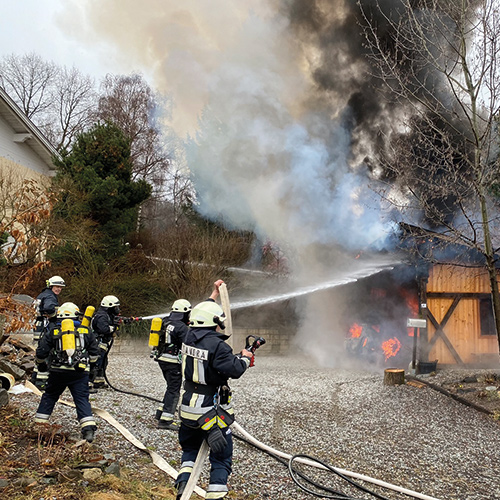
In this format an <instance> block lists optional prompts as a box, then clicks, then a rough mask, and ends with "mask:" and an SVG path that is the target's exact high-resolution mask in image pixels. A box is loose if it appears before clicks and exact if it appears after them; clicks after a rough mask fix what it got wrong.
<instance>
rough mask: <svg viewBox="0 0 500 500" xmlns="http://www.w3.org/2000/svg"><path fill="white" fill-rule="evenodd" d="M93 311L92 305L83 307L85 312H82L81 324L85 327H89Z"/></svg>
mask: <svg viewBox="0 0 500 500" xmlns="http://www.w3.org/2000/svg"><path fill="white" fill-rule="evenodd" d="M94 312H95V307H94V306H87V309H85V313H84V314H83V319H82V326H84V327H85V328H90V321H91V320H92V316H93V315H94Z"/></svg>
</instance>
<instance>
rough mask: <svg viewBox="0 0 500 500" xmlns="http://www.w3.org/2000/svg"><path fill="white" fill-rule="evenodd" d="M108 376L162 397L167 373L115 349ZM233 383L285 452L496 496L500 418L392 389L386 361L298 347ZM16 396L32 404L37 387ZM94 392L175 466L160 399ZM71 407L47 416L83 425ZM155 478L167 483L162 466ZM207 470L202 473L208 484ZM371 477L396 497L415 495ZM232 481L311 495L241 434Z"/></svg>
mask: <svg viewBox="0 0 500 500" xmlns="http://www.w3.org/2000/svg"><path fill="white" fill-rule="evenodd" d="M479 372H480V370H474V372H473V373H474V374H478V373H479ZM467 375H468V372H467V371H466V370H448V371H440V372H438V374H437V376H436V377H434V378H433V379H432V382H433V383H435V384H436V383H441V384H442V383H445V382H446V381H449V380H457V379H460V377H464V376H467ZM108 377H109V380H110V382H111V384H112V385H113V386H114V387H116V388H119V389H122V390H125V391H131V392H136V393H140V394H144V395H148V396H151V397H153V398H157V399H162V397H163V391H164V381H163V378H162V376H161V371H160V370H159V368H158V366H157V365H156V363H154V361H152V360H150V359H149V358H148V357H147V355H144V354H136V355H129V354H115V355H113V353H112V354H111V356H110V361H109V367H108ZM231 387H232V389H233V402H234V406H235V410H236V416H237V421H238V423H239V424H240V425H241V426H242V427H243V428H244V429H245V430H246V431H247V432H249V433H250V434H251V435H253V436H254V437H255V438H257V439H258V440H260V441H261V442H263V443H266V444H267V445H269V446H271V447H273V448H276V449H278V450H280V451H284V452H286V453H289V454H296V453H303V454H307V455H310V456H313V457H316V458H318V459H320V460H322V461H324V462H326V463H328V464H329V465H332V466H334V467H339V468H342V469H346V470H349V471H352V472H356V473H359V474H363V475H366V476H369V477H372V478H376V479H379V480H382V481H386V482H388V483H391V484H393V485H396V486H399V487H402V488H407V489H410V490H412V491H417V492H421V493H423V494H424V495H428V496H432V497H435V498H438V499H440V500H485V499H499V498H500V467H499V463H500V460H499V459H500V432H499V431H500V424H499V422H498V421H496V420H494V419H493V418H491V417H489V416H487V415H485V414H483V413H481V412H478V411H477V410H475V409H473V408H470V407H467V406H464V405H463V404H461V403H459V402H457V401H455V400H453V399H451V398H449V397H447V396H445V395H443V394H440V393H438V392H437V391H434V390H432V389H430V388H427V387H426V388H417V387H413V386H411V385H403V386H396V387H388V386H384V385H383V369H380V370H379V371H377V372H363V371H360V370H353V371H347V370H339V369H334V368H319V367H317V366H315V365H314V363H313V362H312V361H310V362H308V360H306V359H303V358H299V357H257V364H256V366H255V367H253V368H252V369H250V370H249V371H248V372H247V373H246V374H244V375H243V377H242V378H241V379H239V380H234V381H232V383H231ZM15 398H16V399H18V400H21V399H22V401H23V402H24V403H25V405H26V406H28V407H30V408H33V411H34V410H35V409H36V405H37V401H38V398H37V397H36V396H34V395H32V394H23V395H19V396H15ZM66 399H70V396H69V395H68V397H66ZM91 401H92V404H93V405H94V406H96V407H99V408H102V409H106V410H108V411H109V412H110V413H111V414H112V415H113V416H114V417H115V418H116V419H117V420H118V421H119V422H120V423H121V424H122V425H124V426H125V427H126V428H128V429H129V431H130V432H131V433H132V434H134V435H135V436H136V437H137V438H138V439H139V440H140V441H142V442H143V443H144V444H145V445H146V446H147V447H148V448H149V449H152V450H155V451H156V452H158V453H159V454H160V455H161V456H163V457H164V458H165V459H166V460H167V461H169V462H170V463H171V464H172V465H173V466H174V467H176V468H177V469H178V467H179V462H180V455H181V451H180V447H179V445H178V443H177V439H176V434H175V433H174V432H172V431H160V430H157V429H156V428H155V422H156V421H155V420H154V417H153V415H154V412H155V409H156V407H157V405H158V403H155V402H153V401H149V400H147V399H145V398H141V397H137V396H132V395H127V394H123V393H120V392H115V391H113V390H111V389H107V390H102V391H100V392H99V393H98V394H95V395H91ZM74 415H75V414H74V409H72V408H67V407H64V406H63V405H58V406H56V409H55V411H54V414H53V416H52V420H51V422H55V423H60V424H62V425H63V426H64V427H65V428H68V427H69V428H71V429H74V431H75V433H76V432H77V426H76V423H75V418H74ZM97 420H98V425H99V429H98V434H97V437H96V444H99V445H102V444H105V446H106V448H107V449H109V450H110V451H113V452H114V453H116V455H117V456H118V457H119V460H120V463H121V464H122V465H124V466H128V467H137V465H138V464H145V463H148V462H150V460H149V457H148V456H147V455H146V454H145V453H144V452H141V451H139V450H137V449H136V448H135V447H134V446H133V445H131V444H130V443H128V441H126V440H125V439H124V438H123V437H122V436H121V434H120V433H118V431H116V430H115V429H114V428H113V427H111V426H110V425H109V424H108V423H106V422H104V421H102V420H101V419H99V418H97ZM310 470H311V469H309V470H308V474H310V473H311V472H310ZM321 476H322V478H321V480H322V482H323V484H326V485H328V486H330V487H333V488H335V489H337V490H341V491H343V492H344V493H347V494H351V495H354V496H356V497H358V498H373V497H368V496H367V495H366V494H363V493H361V492H356V493H354V492H353V490H350V489H349V487H348V486H346V483H345V482H343V481H341V482H339V480H337V479H336V478H335V476H334V475H332V474H329V475H328V476H326V477H325V475H324V474H321ZM155 477H156V476H155ZM158 477H159V478H160V480H162V479H163V478H165V481H167V482H170V479H169V478H168V476H165V475H163V473H161V474H160V475H158ZM206 477H207V474H206V473H204V474H203V475H202V478H201V486H202V487H206V483H205V481H206ZM363 484H364V485H365V486H367V487H368V488H370V489H373V490H375V491H377V492H378V493H379V494H381V495H383V496H384V497H386V498H389V499H401V498H409V497H407V496H405V495H402V494H401V493H396V492H394V491H391V490H388V489H382V488H380V487H377V486H373V485H371V484H367V483H363ZM229 486H230V488H232V489H233V490H234V491H236V492H244V493H245V494H246V495H247V496H245V495H243V496H244V497H245V498H249V499H250V498H252V499H273V500H285V499H286V500H290V499H304V498H313V497H312V496H310V495H308V494H306V493H304V492H302V491H301V490H299V489H298V488H297V486H296V485H295V484H294V483H293V481H292V479H291V478H290V476H289V473H288V470H287V468H286V467H285V466H284V465H282V464H280V463H279V462H278V461H276V460H275V459H273V458H272V457H270V456H269V455H268V454H266V453H264V452H262V451H260V450H257V449H256V448H254V447H252V446H249V445H248V444H247V443H245V442H243V441H241V440H238V439H235V450H234V464H233V474H232V476H231V477H230V484H229ZM236 498H242V497H240V496H238V495H237V496H236Z"/></svg>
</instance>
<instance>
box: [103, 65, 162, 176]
mask: <svg viewBox="0 0 500 500" xmlns="http://www.w3.org/2000/svg"><path fill="white" fill-rule="evenodd" d="M159 103H160V97H159V96H158V95H157V94H156V93H155V92H154V91H153V90H152V89H151V87H150V86H149V84H148V83H147V82H146V81H145V80H144V78H143V77H142V76H141V75H138V74H133V75H130V76H123V75H109V74H108V75H106V77H105V78H104V80H103V81H102V83H101V97H100V98H99V106H98V109H97V119H99V120H103V121H112V122H113V123H115V124H116V125H118V126H119V127H120V128H121V129H122V130H123V132H124V133H125V135H126V136H127V137H128V138H129V139H130V141H131V149H132V152H131V155H132V156H131V157H132V163H133V165H134V177H135V178H136V179H137V178H141V179H145V180H155V181H156V182H157V183H161V181H162V179H163V178H164V173H165V172H166V170H167V169H168V167H169V157H168V154H167V152H166V150H165V147H164V143H163V139H164V138H163V137H162V131H161V126H160V123H159Z"/></svg>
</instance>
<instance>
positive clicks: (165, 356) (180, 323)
mask: <svg viewBox="0 0 500 500" xmlns="http://www.w3.org/2000/svg"><path fill="white" fill-rule="evenodd" d="M190 312H191V304H190V303H189V302H188V301H187V300H185V299H179V300H176V301H175V302H174V303H173V304H172V311H171V312H170V314H169V315H168V316H167V317H166V318H165V319H164V320H163V323H162V327H161V332H160V338H159V343H158V347H157V348H156V349H155V351H154V359H155V361H157V362H158V365H159V367H160V369H161V371H162V373H163V378H164V379H165V381H166V382H167V389H166V391H165V395H164V396H163V405H162V406H160V407H159V408H158V410H157V411H156V418H157V419H158V425H157V427H158V429H169V430H179V425H178V424H177V423H176V422H174V417H175V412H176V410H177V405H178V403H179V394H180V392H181V384H182V371H181V364H180V363H181V357H180V352H181V347H182V342H183V341H184V338H185V337H186V334H187V332H188V325H189V314H190Z"/></svg>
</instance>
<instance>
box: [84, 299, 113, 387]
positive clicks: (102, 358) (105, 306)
mask: <svg viewBox="0 0 500 500" xmlns="http://www.w3.org/2000/svg"><path fill="white" fill-rule="evenodd" d="M119 314H120V301H119V300H118V297H115V296H114V295H106V296H105V297H104V298H103V299H102V300H101V305H100V307H99V309H97V312H96V313H95V314H94V317H93V318H92V323H91V326H92V330H93V331H94V333H95V336H96V337H97V341H98V343H99V351H100V352H99V359H98V361H97V363H96V366H95V370H93V372H92V373H91V375H90V381H91V382H92V384H93V388H94V389H102V388H105V387H107V385H106V380H105V378H104V374H105V372H106V368H107V366H108V354H109V350H110V349H111V346H112V344H113V339H114V335H115V332H116V331H117V326H116V320H115V318H117V316H118V315H119Z"/></svg>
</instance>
